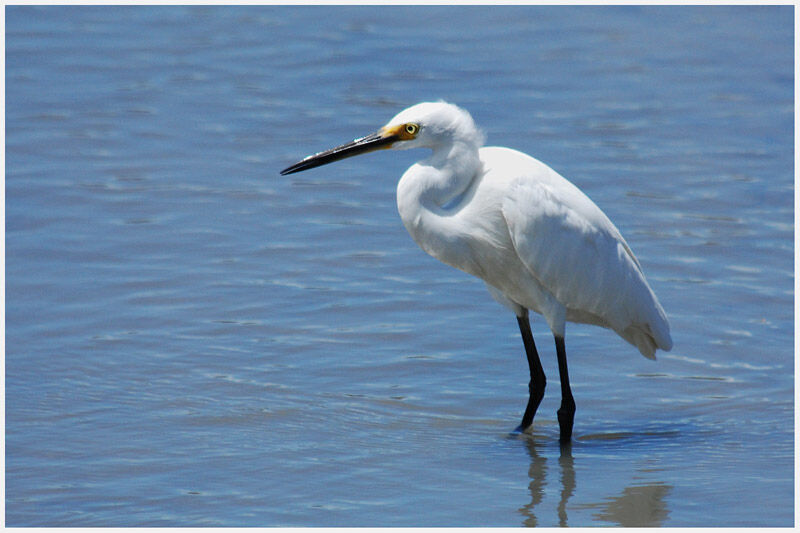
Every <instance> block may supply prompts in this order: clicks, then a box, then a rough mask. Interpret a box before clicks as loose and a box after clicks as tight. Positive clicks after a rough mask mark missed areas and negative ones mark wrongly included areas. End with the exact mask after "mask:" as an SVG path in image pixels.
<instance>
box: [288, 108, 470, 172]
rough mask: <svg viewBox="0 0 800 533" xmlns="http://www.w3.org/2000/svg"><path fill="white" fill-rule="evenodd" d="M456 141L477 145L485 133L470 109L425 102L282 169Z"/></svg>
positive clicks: (294, 170)
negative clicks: (474, 120) (367, 130)
mask: <svg viewBox="0 0 800 533" xmlns="http://www.w3.org/2000/svg"><path fill="white" fill-rule="evenodd" d="M456 142H464V143H469V144H470V145H474V146H475V148H477V147H478V146H480V145H481V143H482V142H483V136H482V134H481V133H480V131H479V130H478V129H477V128H476V127H475V123H474V122H473V120H472V117H471V116H470V114H469V113H468V112H466V111H465V110H463V109H461V108H460V107H458V106H455V105H453V104H448V103H446V102H423V103H420V104H416V105H414V106H411V107H409V108H408V109H404V110H403V111H401V112H400V113H398V114H397V115H395V117H394V118H392V119H391V120H390V121H389V122H388V123H386V125H385V126H383V127H382V128H380V129H379V130H378V131H377V132H375V133H372V134H370V135H367V136H365V137H361V138H358V139H355V140H354V141H351V142H349V143H345V144H343V145H341V146H337V147H336V148H331V149H330V150H325V151H324V152H319V153H316V154H314V155H310V156H308V157H306V158H305V159H303V160H302V161H300V162H298V163H296V164H294V165H292V166H290V167H288V168H286V169H284V170H282V171H281V174H282V175H286V174H293V173H295V172H301V171H303V170H308V169H310V168H314V167H318V166H321V165H325V164H328V163H333V162H334V161H338V160H340V159H344V158H346V157H352V156H355V155H359V154H363V153H367V152H372V151H374V150H378V149H387V148H393V149H400V150H405V149H409V148H432V149H434V150H435V149H436V148H438V147H440V146H444V145H447V144H454V143H456Z"/></svg>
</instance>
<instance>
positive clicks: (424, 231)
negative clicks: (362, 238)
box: [397, 142, 481, 271]
mask: <svg viewBox="0 0 800 533" xmlns="http://www.w3.org/2000/svg"><path fill="white" fill-rule="evenodd" d="M480 166H481V161H480V157H479V155H478V148H477V147H476V146H474V145H472V144H468V143H463V142H455V143H452V144H448V145H447V146H443V147H439V148H434V151H433V154H431V156H430V157H429V158H427V159H425V160H423V161H420V162H419V163H416V164H415V165H413V166H412V167H411V168H409V169H408V170H407V171H406V173H405V174H403V177H402V178H401V179H400V182H399V183H398V184H397V210H398V211H399V213H400V218H401V219H402V220H403V225H405V227H406V229H407V230H408V232H409V233H410V234H411V237H413V239H414V240H415V241H416V242H417V244H419V245H420V247H421V248H422V249H423V250H425V251H426V252H428V253H429V254H430V255H432V256H434V257H436V258H437V259H439V260H441V261H443V262H445V263H447V264H449V265H451V266H454V267H456V268H460V269H462V270H467V271H469V269H468V267H467V266H466V264H465V261H467V258H466V257H465V256H463V254H462V253H461V252H463V251H464V250H461V247H458V246H452V244H453V243H452V239H454V238H457V235H458V234H459V231H458V229H459V226H458V220H457V217H455V216H454V214H456V213H457V212H458V208H459V205H460V203H461V199H462V198H463V197H464V195H465V193H467V192H468V190H469V188H470V186H471V185H472V184H473V182H474V180H475V178H476V176H478V175H479V174H480Z"/></svg>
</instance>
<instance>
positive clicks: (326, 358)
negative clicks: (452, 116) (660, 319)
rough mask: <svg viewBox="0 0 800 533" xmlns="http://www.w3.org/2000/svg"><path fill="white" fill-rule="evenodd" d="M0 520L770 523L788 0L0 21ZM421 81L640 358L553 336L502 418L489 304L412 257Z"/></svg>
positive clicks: (788, 444) (787, 276)
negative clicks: (457, 110)
mask: <svg viewBox="0 0 800 533" xmlns="http://www.w3.org/2000/svg"><path fill="white" fill-rule="evenodd" d="M6 50H7V56H6V282H7V286H6V313H7V314H6V524H7V525H9V526H68V525H71V526H156V525H165V526H171V525H184V526H198V525H218V526H245V525H250V526H257V525H287V526H296V525H320V526H333V525H344V526H368V525H384V526H438V525H447V526H473V525H491V526H520V525H540V526H555V525H570V526H587V525H663V526H694V525H706V526H790V525H792V524H793V523H794V512H793V504H794V493H793V491H794V483H793V465H794V454H793V449H794V427H793V420H794V402H793V393H794V388H793V385H794V358H793V299H794V291H793V287H794V277H793V254H794V248H793V185H794V182H793V171H794V169H793V105H794V102H793V83H794V79H793V10H792V7H789V6H784V7H770V8H747V7H737V8H720V7H714V8H707V7H703V8H687V7H678V8H676V7H672V8H669V7H668V8H638V7H624V8H594V7H590V8H587V7H574V8H567V7H557V8H551V7H520V8H507V7H504V8H501V7H489V8H487V7H475V8H443V7H435V8H421V7H393V8H374V7H347V8H341V7H340V8H319V7H313V8H312V7H244V8H206V7H189V8H186V7H180V8H156V7H148V8H128V7H125V8H120V7H114V8H108V7H106V8H102V7H88V8H87V7H83V8H65V7H9V8H6ZM438 98H444V99H447V100H450V101H453V102H455V103H458V104H459V105H461V106H463V107H465V108H467V109H468V110H470V111H471V112H472V114H473V116H474V117H475V119H476V121H477V122H478V124H479V125H480V126H481V127H482V128H483V129H484V131H485V132H486V134H487V137H488V141H489V143H490V144H497V145H504V146H511V147H514V148H517V149H520V150H522V151H525V152H528V153H531V154H533V155H534V156H536V157H537V158H539V159H541V160H543V161H545V162H547V163H548V164H550V165H551V166H553V167H554V168H555V169H556V170H558V171H559V172H560V173H562V174H563V175H565V176H566V177H568V178H569V179H571V180H572V181H573V182H574V183H576V184H577V185H578V186H579V187H581V188H582V189H583V190H584V191H586V192H587V193H588V194H589V196H590V197H592V199H593V200H594V201H595V202H596V203H597V204H598V205H599V206H600V207H601V208H603V209H604V210H605V212H606V213H607V214H608V215H609V217H610V218H611V219H612V220H613V221H614V222H615V223H616V225H617V226H618V227H619V228H620V230H621V231H622V233H623V235H625V237H626V239H627V240H628V242H629V244H630V245H631V246H632V248H633V249H634V251H635V252H636V254H637V256H638V257H639V259H640V261H641V263H642V264H643V266H644V269H645V272H646V273H647V276H648V279H649V281H650V284H651V286H652V287H653V289H654V290H655V292H656V293H657V294H658V296H659V298H660V300H661V303H662V304H663V306H664V308H665V309H666V310H667V313H668V315H669V317H670V321H671V324H672V332H673V339H674V342H675V347H674V349H673V350H672V351H671V352H669V353H659V360H658V361H657V362H652V361H648V360H645V359H644V358H642V357H640V356H639V355H638V354H637V351H636V349H635V348H633V347H631V346H629V345H627V344H626V343H624V341H622V340H621V339H619V338H618V337H616V336H615V335H614V334H613V333H610V332H608V331H605V330H601V329H597V328H592V327H588V326H574V325H572V326H569V327H568V330H567V350H568V355H569V361H570V375H571V378H572V384H573V392H574V394H575V397H576V401H577V405H578V411H577V416H576V422H575V437H576V438H575V441H574V444H573V445H572V446H571V448H569V449H565V450H562V449H560V448H559V446H558V443H557V440H558V424H557V421H556V414H555V411H556V409H557V408H558V402H559V394H558V392H559V391H558V387H557V385H555V384H557V367H556V362H555V354H554V348H553V346H552V342H551V340H550V335H549V333H548V331H547V328H546V326H545V325H544V323H543V321H541V320H538V319H537V320H535V321H534V324H533V328H534V335H535V336H536V338H537V340H538V344H539V349H540V353H542V357H543V363H544V366H545V371H546V372H547V374H548V376H549V377H550V382H551V385H550V387H549V389H548V394H547V396H546V397H545V399H544V401H543V403H542V406H541V407H540V410H539V414H538V415H537V419H536V423H535V427H534V429H533V432H532V434H531V435H524V436H520V435H510V434H509V432H510V430H511V429H513V428H514V427H515V426H516V424H517V423H518V422H519V417H520V416H521V414H522V410H523V408H524V405H525V401H526V395H527V381H528V378H527V366H526V363H525V360H524V356H523V351H522V344H521V341H520V339H519V335H518V332H517V328H516V324H515V321H514V318H513V315H511V314H510V313H508V312H507V311H505V310H504V309H502V308H501V307H499V306H498V305H497V304H496V303H494V302H493V301H492V300H491V298H490V297H489V296H488V294H487V293H486V291H485V289H484V287H483V284H482V283H481V282H480V281H478V280H476V279H472V278H469V277H467V276H466V275H464V274H462V273H460V272H458V271H455V270H453V269H450V268H449V267H447V266H445V265H442V264H440V263H438V262H437V261H435V260H434V259H432V258H430V257H428V256H427V255H426V254H425V253H424V252H422V251H421V250H419V249H418V248H417V247H416V245H415V244H414V243H413V241H412V240H411V239H410V238H409V236H408V235H407V234H406V232H405V230H404V228H403V226H402V224H401V222H400V220H399V217H398V216H397V212H396V207H395V200H394V187H395V183H396V180H397V178H398V177H399V176H400V175H401V174H402V172H403V170H404V169H405V168H406V167H407V166H408V165H410V164H411V163H412V162H413V161H414V158H415V156H417V155H418V154H415V153H414V152H398V153H389V152H382V153H376V154H371V155H369V156H364V157H361V158H354V159H348V160H347V161H342V162H340V163H337V164H336V165H331V166H327V167H323V168H321V169H316V170H313V171H308V172H304V173H301V174H296V175H292V176H287V177H281V176H279V175H278V172H279V171H280V170H281V169H282V168H284V167H286V166H288V165H289V164H291V163H294V162H295V161H297V160H298V159H299V158H301V157H303V156H305V155H308V154H310V153H312V152H316V151H319V150H322V149H324V148H328V147H330V146H333V145H335V144H338V143H340V142H343V141H347V140H349V139H352V138H354V137H357V136H360V135H362V134H365V133H368V132H370V131H374V130H375V129H376V128H377V127H378V126H380V125H381V124H382V123H384V122H385V121H386V120H388V119H389V118H390V117H391V116H393V115H394V114H395V113H396V112H397V111H399V110H400V109H402V108H404V107H406V106H408V105H411V104H413V103H416V102H418V101H422V100H428V99H438Z"/></svg>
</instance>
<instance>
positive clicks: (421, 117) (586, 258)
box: [284, 102, 672, 441]
mask: <svg viewBox="0 0 800 533" xmlns="http://www.w3.org/2000/svg"><path fill="white" fill-rule="evenodd" d="M482 144H483V135H482V134H481V132H480V131H479V130H478V129H477V128H476V126H475V124H474V122H473V120H472V117H471V116H470V115H469V113H467V112H466V111H464V110H462V109H460V108H458V107H456V106H454V105H452V104H447V103H444V102H436V103H421V104H417V105H415V106H412V107H410V108H408V109H406V110H404V111H402V112H401V113H399V114H398V115H397V116H395V117H394V118H393V119H392V120H390V121H389V122H388V124H387V125H386V126H384V127H383V128H381V130H380V131H379V132H378V133H377V134H374V135H371V136H367V137H364V138H362V139H357V140H355V141H353V142H352V143H348V144H346V145H343V146H341V147H338V148H334V149H333V150H329V151H326V152H322V153H319V154H316V155H314V156H311V157H309V158H306V159H304V160H303V161H301V162H300V163H298V164H297V165H294V166H292V167H290V168H288V169H286V170H285V171H284V173H291V172H297V171H300V170H305V169H306V168H311V167H313V166H318V165H320V164H325V163H328V162H330V161H333V160H336V159H340V158H342V157H347V156H349V155H355V154H356V153H361V152H364V151H369V150H371V149H374V148H376V147H391V148H400V149H407V148H428V149H431V150H432V152H431V153H430V155H429V156H428V157H427V158H426V159H423V160H422V161H419V162H417V163H416V164H414V165H412V166H411V167H410V168H409V169H408V170H407V171H406V172H405V174H403V177H402V178H401V179H400V181H399V183H398V186H397V207H398V211H399V213H400V218H401V219H402V220H403V224H404V225H405V227H406V229H407V230H408V232H409V233H410V234H411V236H412V237H413V239H414V240H415V241H416V242H417V244H419V245H420V247H422V248H423V249H424V250H425V251H426V252H427V253H429V254H430V255H432V256H433V257H435V258H437V259H439V260H441V261H443V262H444V263H447V264H448V265H451V266H453V267H455V268H458V269H460V270H463V271H464V272H467V273H469V274H472V275H474V276H477V277H479V278H481V279H482V280H484V281H485V282H486V284H487V286H488V288H489V292H490V293H491V294H492V296H493V297H494V298H495V299H496V300H497V301H499V302H500V303H502V304H503V305H505V306H506V307H508V308H509V309H511V310H512V311H513V312H514V313H515V314H516V315H517V317H518V320H519V321H520V328H521V331H522V334H523V340H524V341H525V347H526V352H527V353H528V359H529V363H530V364H531V402H532V403H533V404H535V405H533V406H531V404H530V403H529V406H528V409H527V410H526V416H525V417H524V418H523V424H522V426H521V428H522V429H525V428H526V427H527V425H530V422H531V421H532V418H533V414H534V413H535V410H536V407H537V406H538V401H539V400H540V399H541V395H543V394H544V383H545V379H544V374H543V371H542V372H541V376H538V375H537V374H538V373H539V371H540V370H541V365H540V363H539V361H538V354H536V349H535V346H534V345H533V340H532V338H531V339H530V343H529V342H528V340H526V331H525V329H526V328H525V324H527V310H528V309H530V310H533V311H535V312H536V313H539V314H541V315H542V316H543V317H544V318H545V320H546V321H547V324H548V325H549V327H550V329H551V330H552V332H553V335H554V336H555V338H556V343H557V348H558V349H559V365H560V366H559V369H560V370H561V372H560V373H561V378H562V409H561V410H559V421H560V422H562V420H561V419H562V412H561V411H565V412H566V411H570V409H571V411H572V412H574V402H573V403H572V406H570V405H566V407H565V403H567V404H568V403H569V402H571V401H572V397H571V392H570V391H569V381H568V377H567V376H566V355H565V353H563V352H564V349H563V338H564V334H565V322H567V321H569V322H579V323H586V324H594V325H597V326H602V327H605V328H609V329H612V330H613V331H615V332H616V333H617V334H619V335H620V336H621V337H622V338H623V339H625V340H626V341H628V342H629V343H631V344H633V345H634V346H636V347H637V348H638V349H639V351H640V352H641V353H642V354H643V355H644V356H645V357H648V358H651V359H652V358H655V351H656V349H662V350H669V349H670V348H671V347H672V339H671V338H670V332H669V323H668V321H667V317H666V315H665V313H664V310H663V309H662V308H661V305H660V304H659V302H658V300H657V298H656V296H655V294H654V293H653V291H652V290H651V289H650V287H649V285H648V284H647V281H646V280H645V277H644V274H643V272H642V268H641V266H640V264H639V261H638V260H637V259H636V257H635V256H634V254H633V252H632V251H631V249H630V247H629V246H628V244H627V243H626V242H625V240H624V239H623V238H622V235H620V233H619V231H618V230H617V228H616V227H615V226H614V224H612V223H611V221H610V220H609V219H608V217H606V215H605V214H604V213H603V212H602V211H601V210H600V208H598V207H597V206H596V205H595V204H594V203H593V202H592V201H591V200H590V199H589V198H588V197H587V196H586V195H585V194H584V193H583V192H581V191H580V190H579V189H578V188H577V187H576V186H575V185H573V184H572V183H570V182H569V181H567V180H566V179H564V178H563V177H561V176H560V175H559V174H558V173H557V172H555V171H554V170H553V169H551V168H550V167H548V166H547V165H545V164H544V163H542V162H540V161H538V160H536V159H534V158H532V157H530V156H528V155H526V154H523V153H521V152H518V151H516V150H512V149H509V148H503V147H483V148H482V147H481V145H482ZM523 320H524V323H525V324H523ZM527 329H528V336H530V334H529V327H528V328H527ZM559 341H560V342H561V345H560V347H559V346H558V344H559ZM531 348H532V351H531ZM534 355H535V357H534ZM562 358H563V368H562V366H561V364H562ZM565 378H566V383H565ZM565 387H566V388H565ZM534 389H536V391H534ZM534 396H537V397H538V399H535V398H534ZM565 396H569V401H567V400H566V399H565ZM529 415H530V416H529ZM564 416H565V417H566V418H568V419H569V421H568V426H569V427H568V428H566V427H565V425H567V422H566V421H565V422H563V423H562V424H561V425H562V427H561V437H562V441H564V440H569V437H570V435H571V430H572V429H571V428H572V418H571V417H572V415H571V413H570V414H569V416H567V415H566V414H565V415H564ZM526 419H530V420H529V421H528V423H527V424H526V423H525V422H526ZM565 437H566V438H565Z"/></svg>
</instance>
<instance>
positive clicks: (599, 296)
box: [502, 168, 672, 358]
mask: <svg viewBox="0 0 800 533" xmlns="http://www.w3.org/2000/svg"><path fill="white" fill-rule="evenodd" d="M548 170H550V169H549V168H548ZM502 212H503V216H504V217H505V219H506V223H507V224H508V229H509V234H510V236H511V240H512V243H513V245H514V248H515V250H516V252H517V254H518V256H519V257H520V259H521V260H522V262H523V263H524V264H525V266H526V267H527V269H528V270H529V271H530V273H531V274H532V275H533V276H534V277H535V278H536V279H537V280H538V281H539V283H540V284H541V285H542V286H543V287H544V288H545V289H546V290H548V291H549V292H550V293H551V294H552V295H553V296H554V297H555V299H556V300H558V302H560V303H561V304H562V305H563V306H564V307H565V308H566V318H567V319H569V320H573V321H579V322H589V323H595V324H599V325H604V326H606V327H610V328H612V329H614V330H615V331H616V332H617V333H619V334H620V335H621V336H622V337H623V338H625V339H626V340H628V341H629V342H631V343H632V344H634V345H636V346H637V347H638V348H639V350H640V351H641V352H642V354H644V355H645V356H646V357H650V358H653V353H654V351H655V348H656V347H661V348H664V349H669V347H671V344H672V341H671V339H669V326H668V324H667V322H666V316H665V314H664V311H663V309H661V306H660V305H659V303H658V301H657V299H656V297H655V295H654V294H653V292H652V290H651V289H650V287H649V286H648V285H647V282H646V281H645V278H644V275H643V274H642V271H641V267H640V266H639V262H638V261H637V260H636V258H635V257H634V255H633V253H632V252H631V251H630V248H629V247H628V245H627V243H625V240H624V239H623V238H622V236H621V235H620V233H619V231H618V230H617V228H616V227H614V225H613V224H612V223H611V221H610V220H609V219H608V218H607V217H606V216H605V214H603V212H602V211H601V210H600V208H599V207H597V206H596V205H595V204H594V203H593V202H592V201H591V200H590V199H589V198H588V197H587V196H586V195H585V194H583V193H582V192H581V191H580V190H579V189H578V188H577V187H575V186H574V185H573V184H572V183H570V182H569V181H567V180H565V179H564V178H562V177H561V176H558V175H557V174H556V173H555V172H553V171H550V172H549V173H547V179H530V178H527V179H526V178H524V177H522V178H518V179H516V180H514V181H513V182H512V183H510V184H509V188H508V189H507V194H506V195H505V198H504V200H503V205H502ZM631 328H633V329H631Z"/></svg>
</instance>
